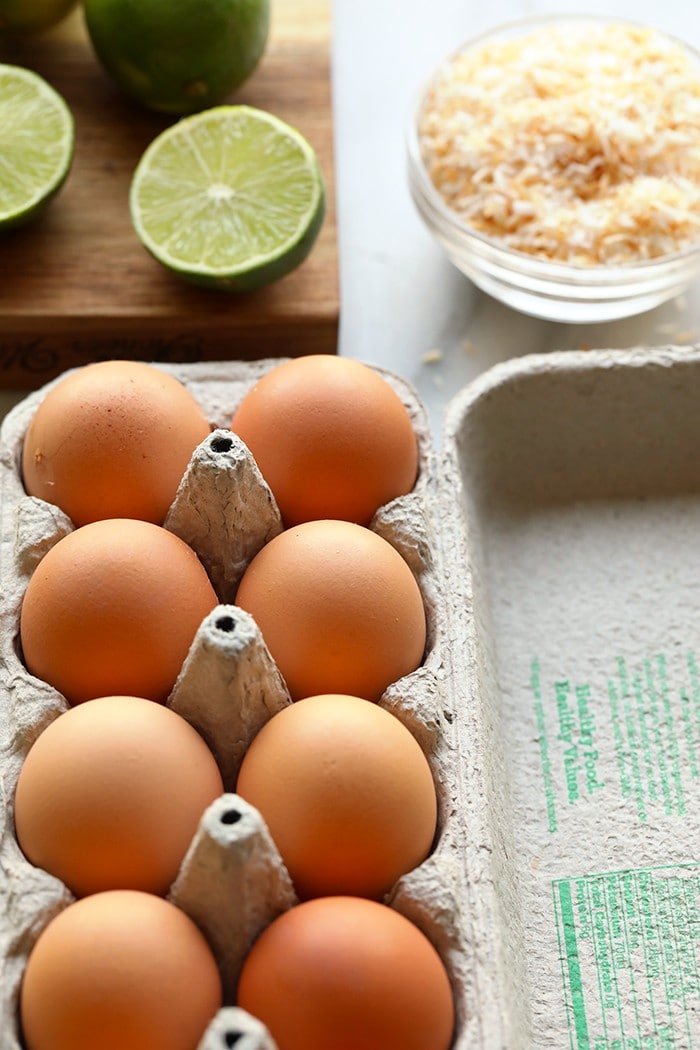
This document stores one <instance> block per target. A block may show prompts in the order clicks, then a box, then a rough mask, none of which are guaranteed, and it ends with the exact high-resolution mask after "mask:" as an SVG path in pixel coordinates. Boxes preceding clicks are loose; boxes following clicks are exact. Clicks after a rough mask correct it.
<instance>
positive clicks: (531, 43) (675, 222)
mask: <svg viewBox="0 0 700 1050" xmlns="http://www.w3.org/2000/svg"><path fill="white" fill-rule="evenodd" d="M418 130H419V140H420V145H421V153H422V157H423V161H424V163H425V165H426V168H427V171H428V174H429V176H430V178H431V179H432V181H433V183H434V185H435V187H436V189H437V190H438V192H439V193H440V195H441V196H442V198H443V199H444V201H445V203H446V204H447V206H448V207H449V208H450V209H452V210H453V211H454V212H456V214H457V216H458V217H459V218H460V219H461V221H462V222H463V223H465V224H466V225H467V226H469V227H471V228H472V229H474V230H476V231H477V232H479V233H481V234H484V235H485V236H487V237H490V238H495V239H497V240H499V241H500V242H501V243H503V244H504V245H507V246H508V247H510V248H514V249H516V250H518V251H521V252H526V253H528V254H530V255H536V256H541V257H544V258H546V259H550V260H555V261H561V262H566V263H570V264H575V265H596V264H600V263H606V264H625V263H629V262H638V261H640V260H648V259H654V258H658V257H659V256H663V255H668V254H669V253H672V252H677V251H679V250H682V249H684V248H686V247H688V246H690V245H691V244H693V243H695V242H697V241H698V239H700V66H698V65H697V64H694V63H693V61H692V60H691V58H690V57H689V55H688V54H687V53H686V51H685V50H684V49H683V47H682V45H681V44H679V43H677V42H675V41H673V40H671V39H669V38H666V37H664V36H663V35H661V34H659V33H657V32H655V31H654V30H651V29H646V28H643V27H636V26H628V25H623V24H617V23H609V24H607V25H604V26H587V25H583V24H572V25H569V26H565V27H563V28H562V27H546V28H545V27H542V28H540V29H537V30H535V31H532V32H530V33H528V34H526V35H524V36H521V37H520V38H519V39H510V40H502V41H500V42H494V43H484V44H482V45H480V46H475V47H474V48H473V49H469V50H466V51H465V52H463V53H461V54H460V55H458V56H456V57H454V58H453V59H451V60H450V62H449V63H448V64H447V65H446V66H445V67H444V68H443V70H442V71H441V73H440V74H439V76H438V78H437V80H435V81H434V82H433V85H432V88H431V90H430V92H429V93H428V95H427V98H426V101H425V104H424V108H423V110H422V114H421V117H420V120H419V129H418Z"/></svg>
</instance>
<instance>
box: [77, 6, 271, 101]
mask: <svg viewBox="0 0 700 1050" xmlns="http://www.w3.org/2000/svg"><path fill="white" fill-rule="evenodd" d="M83 9H84V13H85V24H86V27H87V31H88V35H89V37H90V40H91V42H92V45H93V47H94V50H95V53H96V55H97V58H98V59H99V61H100V63H101V64H102V66H103V67H104V69H105V70H106V71H107V73H108V74H109V75H110V76H111V77H112V78H113V80H114V81H115V82H116V83H117V84H118V85H119V87H120V88H122V89H123V90H124V91H125V92H126V93H127V94H128V95H130V96H131V97H132V98H134V99H136V100H137V101H138V102H140V103H142V104H143V105H145V106H147V107H148V108H149V109H154V110H158V111H160V112H163V113H173V114H184V113H194V112H196V111H197V110H202V109H207V108H208V107H210V106H211V105H213V104H215V103H217V102H220V101H222V100H223V99H224V98H226V96H227V95H229V94H230V93H231V92H232V91H234V90H235V88H237V87H238V86H239V85H240V84H242V83H243V82H244V81H245V80H247V78H248V77H249V76H250V75H251V73H252V72H253V70H254V69H255V67H256V66H257V64H258V62H259V61H260V59H261V57H262V54H263V52H264V50H265V46H266V44H267V38H268V33H269V25H270V0H84V4H83Z"/></svg>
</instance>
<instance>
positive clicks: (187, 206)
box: [129, 105, 325, 291]
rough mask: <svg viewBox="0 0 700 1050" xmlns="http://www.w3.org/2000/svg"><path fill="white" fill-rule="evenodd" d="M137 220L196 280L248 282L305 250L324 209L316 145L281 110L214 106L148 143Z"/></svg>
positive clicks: (139, 176)
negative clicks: (277, 114)
mask: <svg viewBox="0 0 700 1050" xmlns="http://www.w3.org/2000/svg"><path fill="white" fill-rule="evenodd" d="M129 203H130V209H131V217H132V220H133V224H134V228H135V230H136V233H137V234H138V236H139V238H140V239H141V241H142V242H143V244H144V246H145V247H146V248H147V249H148V250H149V251H150V252H151V254H152V255H153V256H154V257H155V258H156V259H157V260H158V261H159V262H160V263H162V265H163V266H165V267H167V268H168V269H169V270H171V271H172V272H174V273H176V274H178V275H179V276H181V277H183V278H185V279H186V280H190V281H193V282H195V283H199V284H204V285H208V286H212V287H219V288H223V289H229V290H232V291H249V290H252V289H255V288H259V287H261V286H263V285H266V284H269V283H271V282H272V281H275V280H278V279H279V278H281V277H283V276H285V274H288V273H290V272H291V271H292V270H294V269H295V268H296V267H297V266H298V265H299V264H300V263H301V262H302V261H303V260H304V259H305V258H306V257H307V255H308V254H309V252H310V251H311V248H312V247H313V244H314V242H315V241H316V238H317V236H318V234H319V231H320V229H321V226H322V223H323V217H324V212H325V188H324V182H323V177H322V174H321V169H320V166H319V163H318V159H317V157H316V154H315V152H314V150H313V148H312V147H311V146H310V144H309V143H308V142H307V141H306V139H305V138H304V137H303V136H302V135H301V134H300V133H299V132H298V131H297V130H296V129H295V128H292V127H290V126H289V125H288V124H286V123H284V121H282V120H280V119H279V118H278V117H275V116H273V115H272V114H270V113H266V112H264V111H263V110H259V109H255V108H253V107H251V106H242V105H241V106H235V105H231V106H226V105H224V106H216V107H213V108H211V109H208V110H204V111H203V112H201V113H196V114H194V115H193V116H189V117H184V118H183V119H182V120H180V121H178V122H177V123H176V124H173V125H172V126H170V127H169V128H167V129H166V130H165V131H164V132H162V133H161V134H160V135H159V136H158V137H157V138H155V139H154V140H153V142H152V143H151V144H150V146H148V148H147V149H146V151H145V153H144V154H143V156H142V157H141V160H140V161H139V163H138V165H137V167H136V170H135V172H134V175H133V178H132V182H131V190H130V197H129Z"/></svg>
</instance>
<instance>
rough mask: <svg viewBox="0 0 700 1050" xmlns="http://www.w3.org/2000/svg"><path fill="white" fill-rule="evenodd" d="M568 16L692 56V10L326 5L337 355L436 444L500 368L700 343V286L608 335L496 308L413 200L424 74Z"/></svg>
mask: <svg viewBox="0 0 700 1050" xmlns="http://www.w3.org/2000/svg"><path fill="white" fill-rule="evenodd" d="M577 11H586V13H601V14H605V15H607V16H609V17H610V16H618V17H624V18H630V19H635V20H637V21H641V22H646V23H648V24H650V25H654V26H656V27H657V28H659V29H662V30H665V31H666V32H669V33H673V34H675V35H678V36H681V37H682V38H683V39H685V40H686V41H688V43H691V44H694V45H695V46H700V19H699V18H698V17H697V14H696V13H693V5H692V4H690V3H688V0H665V2H660V0H608V2H607V3H606V4H605V5H598V6H589V5H588V4H586V3H582V2H581V0H578V2H573V3H565V2H561V0H559V2H557V0H551V2H550V3H548V4H547V3H537V2H532V0H530V2H528V0H487V2H480V3H479V2H476V0H471V2H470V0H427V2H418V0H414V2H412V3H400V2H399V0H335V3H334V56H333V57H334V106H335V127H336V171H337V176H336V177H337V184H338V223H339V238H340V260H341V263H340V280H341V302H342V315H341V335H340V347H339V349H340V352H341V353H342V354H345V355H349V356H353V357H359V358H362V359H364V360H367V361H372V362H374V363H378V364H382V365H385V366H387V367H389V368H392V369H394V370H395V371H398V372H399V373H401V374H402V375H403V376H405V378H407V379H409V380H410V381H411V382H412V383H413V384H414V386H415V387H416V388H417V390H418V392H419V394H420V395H421V397H422V399H423V401H424V402H425V403H426V405H427V406H428V409H429V411H430V415H431V420H432V423H433V430H434V433H435V435H436V440H437V441H438V443H439V432H440V425H441V421H442V416H443V412H444V408H445V405H446V404H447V402H448V401H449V400H450V398H451V397H452V396H453V395H454V394H455V393H456V392H457V391H458V390H459V389H460V388H461V387H462V386H464V385H465V384H466V383H468V382H469V381H470V380H472V379H473V378H474V377H475V376H476V375H478V374H479V373H480V372H482V371H484V370H485V369H487V368H489V367H490V366H492V365H494V364H496V363H497V362H499V361H503V360H506V359H507V358H511V357H515V356H516V355H521V354H526V353H535V352H543V351H545V352H546V351H550V350H555V349H556V350H566V349H572V348H573V349H576V348H593V347H627V346H634V345H639V344H643V345H663V344H668V343H671V342H674V343H681V344H685V343H691V342H695V341H700V287H694V288H691V289H690V290H689V291H688V293H687V294H686V295H684V296H682V297H681V298H679V299H677V300H673V301H671V302H669V303H667V304H665V305H664V306H661V307H658V308H657V309H655V310H653V311H649V312H647V313H645V314H641V315H639V316H637V317H634V318H630V319H627V320H622V321H617V322H615V323H606V324H595V325H565V324H557V323H553V322H548V321H543V320H539V319H536V318H532V317H526V316H525V315H523V314H520V313H517V312H516V311H514V310H511V309H509V308H508V307H505V306H501V305H499V304H498V303H496V302H495V301H494V300H493V299H491V298H490V297H489V296H487V295H485V294H483V293H482V292H480V291H478V290H477V289H476V288H475V287H474V286H473V285H472V284H471V283H470V282H469V281H468V280H467V278H465V277H463V276H462V275H461V274H460V273H459V272H458V271H457V270H456V269H455V268H454V267H453V266H452V265H451V264H450V263H449V262H447V261H446V259H445V258H444V256H443V254H442V252H441V249H440V248H439V247H438V246H437V245H436V244H435V242H434V241H433V239H432V237H431V235H430V234H429V233H428V232H427V230H426V229H425V227H424V226H423V224H422V221H421V219H420V218H419V217H418V215H417V212H416V211H415V208H414V206H413V203H412V201H411V199H410V197H409V193H408V189H407V181H406V174H405V155H404V137H405V129H406V125H407V123H408V119H409V115H410V113H411V109H412V107H413V105H414V102H415V97H416V95H417V92H418V90H419V89H420V86H421V83H422V81H423V80H424V79H425V77H426V76H427V75H428V73H429V72H430V71H431V69H432V68H433V66H434V65H435V64H436V63H437V62H438V61H439V60H440V59H441V58H442V57H443V56H444V55H446V54H448V53H449V52H450V51H452V50H453V49H454V48H455V47H456V46H458V45H459V44H460V43H461V42H462V41H463V40H466V39H467V38H469V37H470V36H473V35H474V34H475V33H478V32H481V31H483V30H486V29H489V28H491V27H493V26H496V25H498V24H499V23H501V22H505V21H510V20H512V19H516V18H521V17H524V16H526V15H532V14H550V13H554V12H557V13H558V12H577Z"/></svg>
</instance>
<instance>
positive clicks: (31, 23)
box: [0, 0, 77, 35]
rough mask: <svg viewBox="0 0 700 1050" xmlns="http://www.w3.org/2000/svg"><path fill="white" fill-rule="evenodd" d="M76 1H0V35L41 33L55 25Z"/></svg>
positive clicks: (70, 9)
mask: <svg viewBox="0 0 700 1050" xmlns="http://www.w3.org/2000/svg"><path fill="white" fill-rule="evenodd" d="M76 3H77V0H0V33H12V34H15V33H16V34H17V35H23V34H25V33H26V34H30V33H41V32H43V31H44V30H45V29H49V27H50V26H53V25H56V23H57V22H60V21H61V19H63V18H65V17H66V15H67V14H68V12H69V11H72V9H73V8H74V7H75V6H76Z"/></svg>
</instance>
